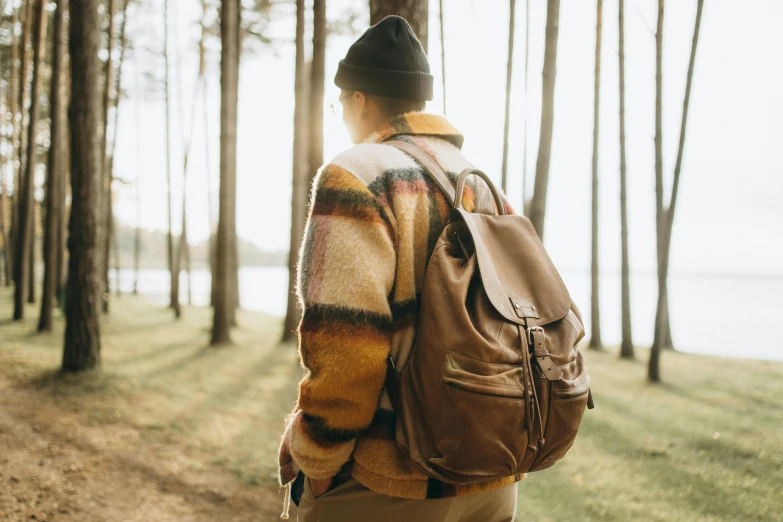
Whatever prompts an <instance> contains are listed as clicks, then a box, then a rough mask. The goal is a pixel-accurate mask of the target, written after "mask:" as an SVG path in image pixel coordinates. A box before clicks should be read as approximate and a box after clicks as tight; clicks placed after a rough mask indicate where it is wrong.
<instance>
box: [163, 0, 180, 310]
mask: <svg viewBox="0 0 783 522" xmlns="http://www.w3.org/2000/svg"><path fill="white" fill-rule="evenodd" d="M163 59H164V62H165V66H164V67H165V69H166V70H165V75H164V91H165V98H166V193H167V201H168V227H169V228H168V235H167V241H168V242H167V253H168V261H169V307H171V308H172V309H173V310H174V317H177V318H179V316H180V308H179V278H178V277H177V274H178V270H177V267H176V259H175V255H174V236H173V231H172V229H173V227H174V221H173V216H172V210H171V198H172V194H171V117H170V112H171V110H170V107H169V3H168V0H164V1H163Z"/></svg>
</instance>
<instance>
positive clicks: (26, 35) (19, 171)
mask: <svg viewBox="0 0 783 522" xmlns="http://www.w3.org/2000/svg"><path fill="white" fill-rule="evenodd" d="M32 8H33V0H22V5H21V6H20V7H19V10H20V12H21V22H22V24H21V25H22V32H21V35H20V36H19V64H20V67H19V70H18V73H19V88H18V89H17V91H16V97H17V100H16V113H17V115H18V118H17V119H18V126H17V127H18V129H17V130H18V132H17V134H18V143H17V147H16V157H17V162H16V164H17V168H16V172H15V175H14V193H13V195H12V198H11V242H12V243H13V244H14V245H16V243H17V241H18V239H19V237H18V236H19V235H18V232H19V212H20V210H21V204H20V203H21V202H20V200H19V197H20V196H21V193H22V185H23V182H22V180H23V179H24V151H25V150H26V148H25V125H24V124H25V100H26V98H27V84H28V82H27V77H28V74H27V73H28V72H29V69H30V55H29V53H28V52H27V46H28V45H27V44H28V43H29V42H30V30H31V24H32V19H33V16H32ZM16 255H17V254H16V253H14V254H13V258H14V262H13V277H14V283H16V282H17V279H18V277H19V273H18V272H17V263H16Z"/></svg>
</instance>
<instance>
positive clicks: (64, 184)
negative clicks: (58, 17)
mask: <svg viewBox="0 0 783 522" xmlns="http://www.w3.org/2000/svg"><path fill="white" fill-rule="evenodd" d="M62 1H63V15H65V13H66V11H67V10H68V2H67V0H62ZM65 18H66V20H63V34H64V35H66V34H68V21H67V18H68V17H67V16H66V17H65ZM60 71H62V81H63V83H62V84H61V85H60V87H61V89H62V92H61V95H60V96H61V100H60V103H61V105H62V111H63V112H62V114H63V116H62V125H63V127H62V129H63V130H62V151H63V153H62V154H63V157H62V161H60V168H61V170H60V177H59V181H60V190H59V193H58V197H59V198H60V201H59V203H58V206H57V208H58V216H57V223H58V225H59V226H58V228H57V241H56V244H57V304H58V305H59V307H60V309H61V310H62V311H63V313H65V308H64V306H65V287H66V285H67V282H68V281H67V278H68V257H67V256H66V250H67V248H68V244H67V237H68V221H67V220H66V216H67V213H68V209H67V208H66V204H65V202H66V201H67V198H66V196H67V192H68V187H69V186H70V183H71V181H70V179H71V176H70V170H71V152H70V151H71V133H70V129H69V127H68V107H69V106H70V103H71V96H70V86H71V69H70V66H69V63H68V48H67V44H65V45H63V61H62V63H61V64H60Z"/></svg>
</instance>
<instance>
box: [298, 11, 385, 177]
mask: <svg viewBox="0 0 783 522" xmlns="http://www.w3.org/2000/svg"><path fill="white" fill-rule="evenodd" d="M371 9H372V8H371ZM384 16H385V15H384ZM325 65H326V2H325V0H313V58H312V63H311V64H310V85H309V88H310V117H309V121H310V131H309V132H308V137H307V147H308V165H309V166H308V168H309V169H310V175H309V183H308V185H310V184H312V180H313V179H315V174H316V172H317V170H318V169H319V168H320V167H321V164H322V163H323V161H324V130H323V128H324V108H323V105H324V67H325Z"/></svg>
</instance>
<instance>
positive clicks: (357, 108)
mask: <svg viewBox="0 0 783 522" xmlns="http://www.w3.org/2000/svg"><path fill="white" fill-rule="evenodd" d="M352 98H353V99H352V100H351V102H352V103H353V109H354V114H356V119H357V120H358V121H361V120H362V119H364V118H365V117H366V115H367V96H365V95H364V93H362V92H359V91H354V93H353V96H352Z"/></svg>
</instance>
